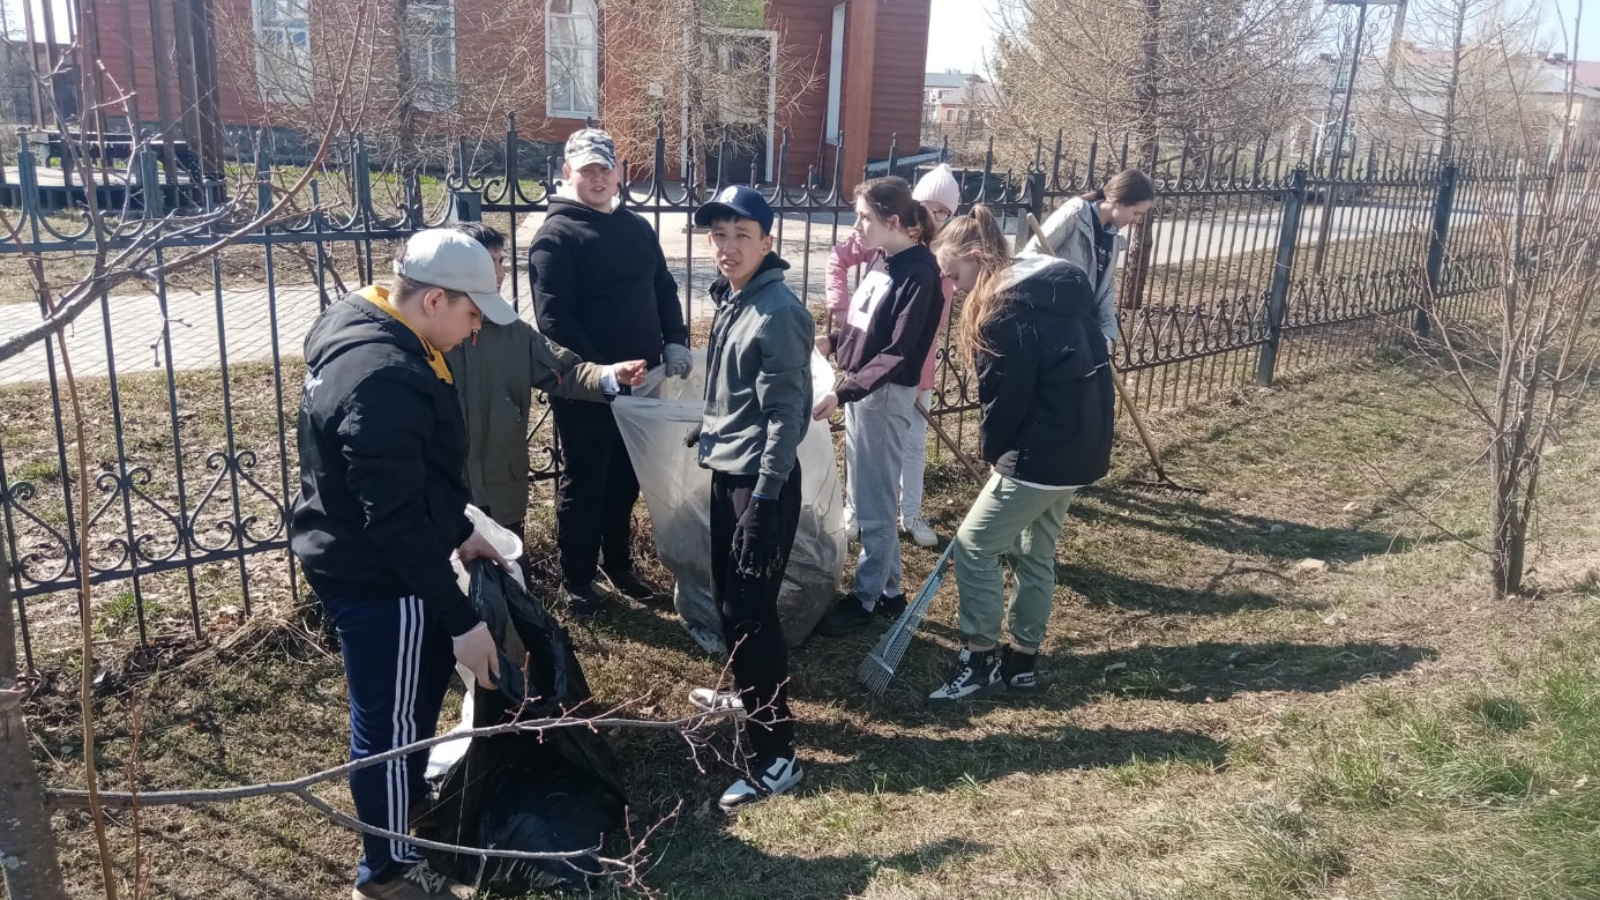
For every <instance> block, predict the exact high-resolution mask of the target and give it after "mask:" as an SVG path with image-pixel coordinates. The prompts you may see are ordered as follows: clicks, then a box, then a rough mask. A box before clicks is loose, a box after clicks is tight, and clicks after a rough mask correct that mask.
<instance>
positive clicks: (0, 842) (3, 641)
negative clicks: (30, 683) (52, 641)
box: [0, 531, 67, 900]
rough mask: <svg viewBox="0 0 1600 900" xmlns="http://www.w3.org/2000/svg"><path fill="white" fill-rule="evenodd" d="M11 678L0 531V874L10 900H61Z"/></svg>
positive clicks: (11, 640) (11, 625)
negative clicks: (1, 871)
mask: <svg viewBox="0 0 1600 900" xmlns="http://www.w3.org/2000/svg"><path fill="white" fill-rule="evenodd" d="M16 675H17V635H16V620H15V618H14V616H13V610H12V606H11V567H10V563H9V560H8V559H7V557H6V553H5V540H4V532H3V531H0V870H3V871H4V873H5V875H4V884H5V887H6V891H7V894H8V895H9V896H10V897H11V898H12V900H66V896H67V894H66V888H65V887H64V886H63V885H62V883H61V862H60V860H58V859H57V858H56V841H55V833H54V832H53V831H51V830H50V814H49V812H48V811H47V810H46V809H45V805H44V789H43V788H42V787H41V786H40V785H39V773H38V772H37V771H36V770H35V769H34V767H33V756H32V754H31V753H30V752H29V747H28V729H27V726H26V725H25V724H24V723H23V720H22V692H21V691H20V690H18V689H17V678H16Z"/></svg>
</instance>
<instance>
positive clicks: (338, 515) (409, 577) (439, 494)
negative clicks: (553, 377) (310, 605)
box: [289, 294, 478, 635]
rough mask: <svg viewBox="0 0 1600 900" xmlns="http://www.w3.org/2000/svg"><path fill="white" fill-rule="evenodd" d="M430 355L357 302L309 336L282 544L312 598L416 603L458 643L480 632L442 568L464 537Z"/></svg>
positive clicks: (461, 479)
mask: <svg viewBox="0 0 1600 900" xmlns="http://www.w3.org/2000/svg"><path fill="white" fill-rule="evenodd" d="M428 353H429V351H428V349H427V348H426V347H424V346H423V343H422V341H421V339H419V338H418V337H417V336H416V334H415V333H413V332H412V331H411V329H409V328H407V327H406V326H405V324H404V323H402V322H400V321H398V320H396V319H395V318H394V317H393V316H391V315H389V314H388V313H387V312H384V311H383V310H381V309H379V308H378V307H377V306H375V305H374V304H373V303H372V302H371V301H369V300H367V299H366V298H364V297H362V296H360V295H359V294H351V295H349V296H347V297H345V298H344V299H343V300H341V301H339V302H338V303H335V304H333V305H332V306H329V307H328V309H327V310H326V311H325V312H323V314H322V316H321V317H320V318H319V319H317V322H316V324H315V325H313V326H312V327H311V333H310V334H309V335H307V336H306V344H305V356H306V381H305V388H304V390H303V391H302V393H301V396H300V420H299V448H300V493H299V495H298V496H297V497H295V500H294V510H293V512H292V513H291V514H290V519H289V541H290V546H291V547H292V548H293V549H294V553H295V555H296V556H298V557H299V558H300V563H301V565H302V566H304V568H305V573H306V580H307V581H308V582H310V583H311V587H312V589H313V590H315V591H317V592H318V593H333V594H338V595H340V596H345V597H354V598H358V599H370V600H385V599H393V598H395V597H402V596H406V595H416V596H418V597H421V598H422V601H423V603H425V604H427V608H428V611H429V613H430V614H431V615H433V616H436V617H437V618H438V619H439V621H440V622H442V623H443V624H444V625H445V626H446V627H448V628H449V630H450V634H451V635H460V634H463V633H465V632H466V631H468V630H469V629H471V628H472V627H473V626H474V625H476V624H477V622H478V617H477V616H476V615H475V614H474V613H473V612H472V608H471V607H470V606H469V605H468V603H467V598H466V595H465V594H463V593H462V592H461V588H460V587H459V586H458V585H457V584H456V575H455V570H454V569H453V568H452V567H451V565H450V554H451V552H452V551H454V550H455V549H456V548H457V547H459V546H460V545H461V542H462V541H465V540H466V539H467V537H468V535H470V534H471V533H472V523H471V522H470V521H468V519H467V516H466V508H467V503H468V502H469V501H470V497H469V495H468V492H467V485H466V480H465V470H466V460H467V433H466V426H465V424H464V423H463V422H462V419H461V407H460V404H459V403H457V401H456V391H455V388H454V387H452V386H451V385H450V384H449V383H448V382H446V381H444V380H442V379H441V378H440V377H439V376H438V375H436V374H435V373H434V370H433V369H432V368H431V367H430V366H429V362H428Z"/></svg>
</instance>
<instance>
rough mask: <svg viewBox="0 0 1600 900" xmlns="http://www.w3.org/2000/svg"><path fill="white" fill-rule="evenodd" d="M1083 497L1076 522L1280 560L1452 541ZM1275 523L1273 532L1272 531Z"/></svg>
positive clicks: (1116, 493) (1341, 559) (1160, 498)
mask: <svg viewBox="0 0 1600 900" xmlns="http://www.w3.org/2000/svg"><path fill="white" fill-rule="evenodd" d="M1085 499H1086V500H1089V501H1090V502H1086V503H1082V504H1078V505H1075V506H1074V507H1073V509H1072V517H1073V518H1074V519H1075V520H1076V521H1074V522H1073V523H1072V525H1074V526H1077V527H1083V528H1093V527H1096V526H1103V527H1113V526H1114V527H1117V528H1122V529H1129V530H1134V531H1140V532H1146V533H1149V534H1152V535H1163V536H1167V537H1172V538H1177V539H1179V540H1182V541H1185V542H1188V543H1190V544H1197V545H1201V546H1207V547H1214V548H1217V549H1219V550H1224V551H1227V552H1233V553H1255V554H1261V555H1263V556H1269V557H1276V558H1280V559H1300V558H1303V557H1315V558H1317V559H1321V560H1325V561H1327V562H1331V563H1352V562H1356V561H1358V560H1361V559H1365V558H1367V557H1369V556H1377V555H1383V554H1387V553H1392V552H1403V551H1407V550H1411V549H1414V548H1417V547H1423V546H1427V545H1429V544H1435V543H1439V542H1442V541H1448V540H1450V539H1449V538H1448V537H1445V536H1443V535H1438V534H1430V535H1425V536H1423V537H1417V538H1411V537H1405V536H1400V535H1395V534H1391V533H1386V532H1382V531H1375V530H1371V529H1368V528H1362V527H1359V526H1357V527H1342V526H1341V527H1321V526H1316V525H1309V524H1306V523H1304V522H1297V521H1294V520H1292V519H1283V518H1271V517H1267V516H1255V515H1249V514H1245V513H1239V512H1234V511H1231V510H1225V509H1218V508H1214V507H1211V506H1207V505H1205V504H1204V503H1203V502H1200V501H1199V499H1198V498H1194V499H1190V498H1176V497H1169V496H1167V495H1165V494H1158V493H1155V492H1151V491H1136V490H1131V489H1128V490H1094V491H1092V492H1091V493H1086V494H1085ZM1069 527H1070V526H1069ZM1275 527H1276V528H1277V533H1274V531H1273V529H1274V528H1275ZM1462 536H1463V537H1467V538H1471V537H1475V536H1477V535H1476V534H1472V533H1468V534H1464V535H1462Z"/></svg>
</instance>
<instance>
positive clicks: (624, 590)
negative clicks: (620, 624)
mask: <svg viewBox="0 0 1600 900" xmlns="http://www.w3.org/2000/svg"><path fill="white" fill-rule="evenodd" d="M601 571H602V572H604V573H605V576H606V580H607V581H609V582H611V590H612V591H613V592H615V593H618V594H621V595H622V596H624V597H627V598H628V599H629V600H632V601H634V602H636V603H650V602H652V601H655V600H658V599H660V595H659V594H658V593H656V589H655V588H653V587H651V586H650V585H648V584H645V583H644V582H643V581H641V580H639V576H638V575H635V574H634V572H633V570H632V569H624V570H622V571H619V572H613V571H611V570H609V569H602V570H601Z"/></svg>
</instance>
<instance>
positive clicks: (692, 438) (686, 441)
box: [683, 425, 701, 450]
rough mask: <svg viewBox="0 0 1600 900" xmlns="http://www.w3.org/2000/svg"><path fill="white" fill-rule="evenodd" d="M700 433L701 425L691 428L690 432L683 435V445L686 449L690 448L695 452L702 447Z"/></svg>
mask: <svg viewBox="0 0 1600 900" xmlns="http://www.w3.org/2000/svg"><path fill="white" fill-rule="evenodd" d="M700 431H701V427H700V426H699V425H694V426H692V427H690V429H689V430H688V431H686V432H684V433H683V445H684V446H685V447H688V448H689V449H690V450H693V449H695V448H696V447H699V446H700Z"/></svg>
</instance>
